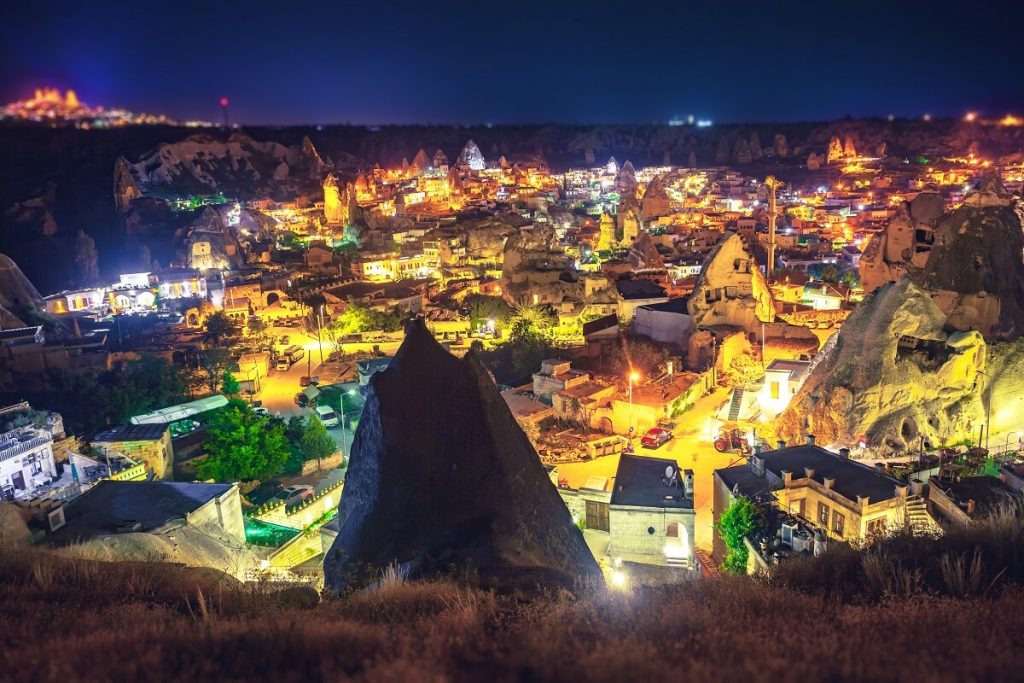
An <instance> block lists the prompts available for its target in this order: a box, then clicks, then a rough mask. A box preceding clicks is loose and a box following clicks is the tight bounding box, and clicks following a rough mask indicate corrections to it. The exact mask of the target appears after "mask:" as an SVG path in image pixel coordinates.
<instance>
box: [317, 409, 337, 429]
mask: <svg viewBox="0 0 1024 683" xmlns="http://www.w3.org/2000/svg"><path fill="white" fill-rule="evenodd" d="M314 410H316V415H317V417H319V418H320V421H321V422H323V423H324V427H328V428H331V427H340V426H341V421H340V420H339V419H338V414H337V413H336V412H334V408H332V407H330V406H317V407H316V408H314Z"/></svg>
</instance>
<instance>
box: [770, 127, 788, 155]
mask: <svg viewBox="0 0 1024 683" xmlns="http://www.w3.org/2000/svg"><path fill="white" fill-rule="evenodd" d="M772 149H773V150H774V152H775V156H777V157H788V156H789V142H788V141H787V140H786V136H785V135H783V134H782V133H776V134H775V142H774V143H773V144H772Z"/></svg>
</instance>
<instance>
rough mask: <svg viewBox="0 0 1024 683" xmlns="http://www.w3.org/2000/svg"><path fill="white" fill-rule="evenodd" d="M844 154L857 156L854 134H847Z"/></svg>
mask: <svg viewBox="0 0 1024 683" xmlns="http://www.w3.org/2000/svg"><path fill="white" fill-rule="evenodd" d="M843 156H844V157H847V158H851V159H852V158H853V157H855V156H857V146H856V145H855V144H853V136H852V135H847V136H846V139H845V141H844V142H843Z"/></svg>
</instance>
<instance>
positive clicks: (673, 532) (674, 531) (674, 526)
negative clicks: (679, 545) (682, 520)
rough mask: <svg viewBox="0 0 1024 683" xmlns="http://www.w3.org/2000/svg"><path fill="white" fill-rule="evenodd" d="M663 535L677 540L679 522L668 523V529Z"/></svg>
mask: <svg viewBox="0 0 1024 683" xmlns="http://www.w3.org/2000/svg"><path fill="white" fill-rule="evenodd" d="M665 535H666V536H668V537H669V538H679V522H670V523H669V525H668V529H666V530H665Z"/></svg>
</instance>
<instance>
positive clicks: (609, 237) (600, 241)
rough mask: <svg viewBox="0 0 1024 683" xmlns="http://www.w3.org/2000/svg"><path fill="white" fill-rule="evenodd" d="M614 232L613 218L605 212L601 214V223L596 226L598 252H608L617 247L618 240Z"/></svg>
mask: <svg viewBox="0 0 1024 683" xmlns="http://www.w3.org/2000/svg"><path fill="white" fill-rule="evenodd" d="M615 231H616V229H615V217H614V216H612V215H611V214H610V213H608V212H607V211H605V212H604V213H602V214H601V222H600V223H599V224H598V237H597V250H598V251H610V250H612V249H614V248H615V247H616V246H617V245H618V242H619V240H618V238H617V237H616V236H615Z"/></svg>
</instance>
